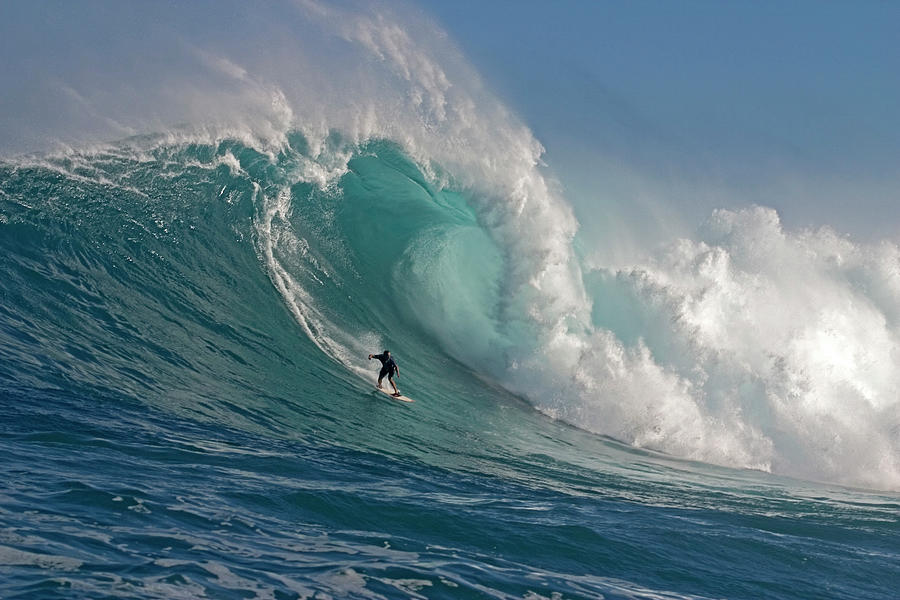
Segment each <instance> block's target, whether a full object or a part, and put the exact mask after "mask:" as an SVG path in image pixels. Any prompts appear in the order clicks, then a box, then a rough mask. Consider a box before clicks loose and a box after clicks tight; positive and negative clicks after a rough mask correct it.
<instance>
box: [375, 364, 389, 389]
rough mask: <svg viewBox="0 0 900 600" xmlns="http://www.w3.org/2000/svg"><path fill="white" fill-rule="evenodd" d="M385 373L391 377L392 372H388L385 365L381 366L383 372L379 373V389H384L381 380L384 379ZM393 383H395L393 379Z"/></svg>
mask: <svg viewBox="0 0 900 600" xmlns="http://www.w3.org/2000/svg"><path fill="white" fill-rule="evenodd" d="M385 375H388V378H389V379H390V373H389V372H388V370H387V369H386V368H385V367H381V372H380V373H378V389H379V390H381V389H384V388H382V387H381V381H382V380H383V379H384V376H385ZM391 383H393V381H392V382H391Z"/></svg>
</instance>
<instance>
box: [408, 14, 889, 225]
mask: <svg viewBox="0 0 900 600" xmlns="http://www.w3.org/2000/svg"><path fill="white" fill-rule="evenodd" d="M422 5H423V6H424V7H425V9H426V10H427V11H428V12H429V13H430V14H431V15H433V16H434V17H435V18H436V19H437V20H438V21H439V22H440V23H441V24H442V25H443V27H445V28H446V29H447V30H448V32H449V33H450V36H451V38H453V39H454V40H455V41H456V42H457V43H458V45H459V47H460V48H461V50H462V51H463V52H464V54H465V55H466V56H467V58H468V59H469V60H470V61H471V62H473V63H474V64H475V65H476V67H477V68H478V69H479V71H480V72H481V73H482V75H483V76H484V78H485V80H486V81H488V83H489V85H490V86H491V87H493V88H494V90H495V91H496V92H497V93H498V94H499V95H500V96H501V97H502V98H503V99H504V100H505V101H506V102H507V103H508V104H509V105H511V106H512V107H513V108H514V109H515V110H516V111H518V112H519V114H520V115H521V116H522V117H523V119H524V120H525V121H526V122H527V123H528V125H529V126H530V127H531V128H532V129H533V130H534V131H535V133H536V135H537V136H538V138H539V139H540V140H541V141H542V142H543V143H544V145H545V146H546V148H547V150H548V152H547V160H548V162H549V163H550V164H551V165H552V167H553V168H554V170H555V171H557V172H559V173H560V176H561V178H562V179H563V183H564V184H565V185H566V187H567V193H568V195H570V196H574V198H573V201H574V202H575V203H576V205H580V206H581V207H582V210H581V213H582V221H585V220H586V219H587V220H590V217H589V216H585V215H584V213H585V212H589V207H587V208H586V206H585V205H588V204H590V203H591V202H598V201H599V200H598V197H597V196H602V195H604V194H607V195H608V194H613V195H616V194H618V195H621V196H624V198H619V201H620V202H621V201H622V200H623V199H625V200H626V201H627V197H628V196H629V195H633V196H635V198H637V197H638V196H640V197H642V198H646V197H647V196H648V195H649V196H652V195H655V194H658V195H665V194H666V193H667V190H668V192H669V194H670V198H669V201H670V202H672V203H675V204H676V205H677V206H678V208H679V209H680V210H681V212H682V213H684V212H687V213H690V214H689V215H687V216H688V219H687V220H688V221H694V220H695V219H697V218H702V215H703V214H704V213H705V212H707V211H708V210H711V209H712V208H714V207H717V206H734V205H742V204H746V203H749V202H756V203H761V204H765V205H769V206H774V207H775V208H777V209H779V211H780V212H781V214H782V217H783V219H784V221H785V222H786V223H787V224H788V225H791V226H816V225H820V224H830V225H832V226H834V227H836V228H837V229H839V230H840V231H845V232H849V233H852V234H854V235H858V236H866V237H868V236H884V235H887V236H891V237H895V238H898V237H900V188H898V184H900V176H898V172H900V34H898V32H900V3H889V2H829V1H824V2H796V1H794V2H765V1H762V2H749V1H748V2H712V1H689V2H663V1H647V0H638V1H631V2H587V1H582V2H577V1H562V2H541V1H521V2H511V1H505V2H479V1H476V0H456V1H454V2H442V1H439V0H423V2H422ZM625 180H631V183H629V182H628V181H625ZM608 201H610V202H612V201H614V200H608ZM636 201H637V200H636ZM662 201H663V202H665V200H662ZM631 218H632V219H640V218H642V216H641V214H640V210H637V212H636V214H634V215H632V217H631ZM626 219H627V218H626Z"/></svg>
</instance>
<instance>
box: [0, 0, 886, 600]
mask: <svg viewBox="0 0 900 600" xmlns="http://www.w3.org/2000/svg"><path fill="white" fill-rule="evenodd" d="M192 6H194V8H193V9H191V10H185V9H184V8H181V9H178V10H176V9H174V8H173V7H170V6H169V5H151V4H134V5H132V4H123V5H117V6H116V8H113V7H112V6H109V5H96V6H95V5H86V4H77V5H76V4H72V5H66V6H60V7H57V8H58V9H59V10H60V11H62V12H61V13H60V14H59V15H58V18H57V19H55V20H53V22H52V23H50V25H52V27H50V29H49V30H48V31H49V32H50V33H47V35H46V36H45V37H46V39H50V38H51V37H53V39H56V38H55V37H54V36H59V39H62V40H76V41H77V40H81V42H83V43H82V44H80V45H79V44H75V45H76V46H79V47H82V48H88V49H93V50H97V48H96V46H95V44H96V39H95V36H94V35H93V33H90V34H85V33H84V31H89V32H93V31H95V29H96V25H97V24H102V25H103V27H104V28H105V29H106V30H109V31H111V32H114V33H115V35H114V36H112V37H113V38H114V39H113V41H116V42H117V43H118V44H119V45H118V50H119V52H118V53H117V54H116V55H115V59H116V60H115V61H114V62H115V63H116V64H112V65H111V64H109V63H108V62H107V59H108V58H109V56H110V53H109V52H108V50H106V49H103V50H102V51H99V50H98V51H97V52H84V53H78V52H73V53H71V56H69V55H65V56H63V55H62V54H61V55H60V56H56V55H55V54H53V53H48V54H47V55H46V56H45V55H44V54H41V53H39V52H36V53H35V55H34V61H36V62H34V63H28V65H32V64H34V65H36V66H35V68H34V74H35V75H36V76H37V75H40V74H43V75H45V76H46V75H47V74H48V73H49V74H50V75H49V77H50V79H51V80H52V81H53V82H54V83H53V85H52V86H49V87H48V88H47V89H43V88H42V92H41V94H42V95H41V96H40V102H35V103H34V106H35V107H36V109H40V108H41V107H45V106H57V108H58V110H55V111H54V114H53V115H49V116H48V117H47V119H45V120H41V121H40V122H37V121H34V122H30V123H29V122H27V121H22V123H23V124H27V126H23V127H19V128H14V131H15V132H16V134H17V135H18V136H19V137H20V138H21V139H31V138H29V136H32V137H33V138H34V139H35V140H44V141H46V140H52V141H56V142H58V143H57V144H56V145H55V146H53V147H52V148H49V149H48V147H47V146H46V145H45V146H41V145H40V144H38V143H37V142H35V147H44V148H45V149H44V150H42V151H40V152H32V153H30V154H22V153H21V152H18V153H17V152H7V153H6V154H4V155H3V156H4V158H2V159H0V482H2V484H0V598H3V599H4V600H6V599H25V598H27V599H32V598H33V599H41V600H43V599H48V598H86V599H87V598H90V599H99V598H161V599H162V598H165V599H169V598H189V599H194V598H216V599H218V598H260V599H278V600H281V599H289V598H391V599H393V598H520V599H527V600H537V599H540V598H547V599H553V600H557V599H559V600H561V599H574V598H629V599H637V598H640V599H661V598H667V599H672V598H681V599H684V598H729V599H747V600H758V599H764V598H766V599H768V598H772V599H795V598H796V599H801V598H803V599H810V600H813V599H815V600H820V599H831V598H835V599H838V598H839V599H847V600H859V599H873V600H889V599H892V598H897V597H900V596H898V592H897V590H898V589H900V541H898V540H900V398H898V395H897V390H898V389H900V369H897V364H898V360H897V357H898V356H900V247H898V245H897V244H896V243H895V242H893V241H890V240H856V239H851V238H850V237H847V236H845V235H842V234H841V233H840V232H836V231H834V230H832V229H829V228H827V227H821V228H808V229H800V230H798V229H791V228H788V227H785V226H784V224H783V223H782V222H781V220H780V217H779V215H778V214H777V212H776V211H774V210H772V209H770V208H767V207H765V206H746V207H743V208H737V209H731V210H717V211H715V212H713V213H712V214H711V215H709V217H708V219H706V221H705V222H703V223H698V224H695V225H696V227H694V228H693V229H692V230H691V231H689V232H687V233H684V232H678V235H669V236H668V237H667V236H664V235H662V232H657V233H659V235H655V236H648V235H647V233H646V232H632V231H618V232H617V238H616V239H615V240H607V239H603V238H602V237H600V238H597V237H596V232H597V231H599V230H602V228H592V229H591V231H594V234H591V233H589V232H586V231H582V230H581V229H580V227H579V219H582V220H583V217H584V216H585V211H588V212H590V214H588V215H587V216H589V217H591V218H593V219H594V220H595V221H596V220H597V219H598V218H599V219H602V218H605V217H606V215H609V218H610V219H611V220H612V219H614V217H615V213H616V210H617V205H616V202H615V200H614V199H612V200H611V199H610V198H608V195H606V194H604V190H586V191H585V190H580V192H581V193H582V194H583V195H586V196H587V197H589V198H594V197H596V198H597V201H596V203H595V204H594V205H591V206H587V205H586V204H584V203H582V205H579V206H578V207H577V209H576V207H574V206H573V205H572V204H571V203H570V202H569V200H568V199H567V196H566V190H565V188H564V186H563V184H562V183H561V182H560V181H558V180H557V179H556V176H555V175H554V171H553V169H552V168H551V167H550V166H548V165H546V164H544V162H543V161H544V148H543V147H542V145H541V143H540V141H539V140H538V139H537V137H536V136H535V135H534V134H533V133H532V132H531V130H530V129H529V128H528V127H527V126H526V124H524V123H522V122H521V121H520V120H519V119H518V118H517V117H516V115H515V112H514V111H513V110H512V109H511V108H510V107H508V106H506V105H505V104H504V103H503V102H501V101H500V100H498V99H497V98H496V97H495V96H494V95H493V93H492V92H491V89H490V88H491V85H490V82H489V81H485V80H484V79H483V78H482V77H481V76H480V75H479V74H478V73H477V72H476V71H475V69H474V68H472V67H471V65H469V64H468V63H467V62H466V60H465V58H464V56H463V55H462V53H461V52H460V51H459V50H458V49H457V48H456V47H455V46H454V45H453V42H452V40H450V39H449V38H448V36H447V35H446V32H443V31H441V30H440V28H439V27H437V26H435V25H434V24H433V23H430V22H429V21H428V20H427V18H424V17H422V16H421V15H417V13H416V11H415V10H407V6H406V5H405V4H397V5H394V4H391V3H377V4H373V5H372V6H370V5H369V3H358V2H357V3H354V2H352V1H349V2H340V3H327V4H325V3H319V2H316V1H314V0H305V1H304V2H296V3H285V4H279V3H266V4H264V5H263V4H258V3H252V4H248V3H224V4H223V3H221V2H216V3H209V4H199V5H192ZM223 7H224V8H223ZM170 9H171V10H170ZM19 12H21V13H26V12H27V11H25V10H19V11H17V14H14V15H11V16H10V18H13V17H15V18H24V17H22V16H21V15H19V14H18V13H19ZM217 19H218V21H217ZM45 21H46V20H45V19H44V17H43V15H42V14H41V16H40V18H38V19H37V21H36V22H35V23H33V25H34V27H35V28H37V29H29V28H28V27H25V26H23V27H17V28H16V30H17V31H22V32H25V31H32V30H34V31H45V29H42V28H43V27H45V25H47V23H45ZM16 22H18V21H16ZM216 22H224V23H226V24H228V25H229V26H228V27H224V26H223V27H215V26H211V25H210V23H216ZM79 23H80V24H81V26H83V25H84V23H90V24H91V27H89V28H84V31H81V30H80V29H79ZM234 23H240V24H241V28H240V36H237V37H235V36H233V35H232V32H233V31H235V29H234V27H232V26H231V25H233V24H234ZM154 24H156V25H154ZM50 25H47V26H48V27H49V26H50ZM62 34H65V35H62ZM67 36H68V37H67ZM79 36H81V37H79ZM179 36H180V37H179ZM27 37H28V36H25V37H23V38H22V39H20V40H19V41H18V42H17V43H18V44H20V45H21V44H26V42H27V43H30V41H29V40H28V39H25V38H27ZM17 39H18V38H17ZM111 39H112V38H111ZM184 40H190V43H183V42H184ZM26 45H27V44H26ZM158 49H165V52H162V53H158V52H157V50H158ZM63 54H65V53H63ZM48 57H49V58H48ZM41 60H45V61H49V62H47V64H38V63H40V61H41ZM54 61H56V62H54ZM121 65H133V66H134V72H133V73H130V72H127V69H123V68H122V66H121ZM38 67H40V68H38ZM29 68H31V67H29ZM60 82H63V83H65V84H66V85H61V84H60ZM58 84H60V85H58ZM26 87H27V86H26ZM51 88H52V89H51ZM29 89H30V88H29ZM53 94H57V95H58V97H57V96H54V95H53ZM54 103H57V104H54ZM13 104H14V102H11V104H10V105H11V106H12V105H13ZM26 114H29V113H27V111H26ZM51 117H52V118H51ZM7 120H8V121H9V122H11V123H12V122H14V121H15V119H14V118H13V117H9V118H8V119H7ZM6 141H7V140H0V148H5V144H6ZM660 202H665V199H661V200H660ZM591 211H593V212H591ZM591 235H594V236H595V237H591ZM623 239H625V240H626V241H627V242H628V243H627V244H622V247H624V248H626V249H627V252H623V251H622V249H621V247H619V246H618V245H619V244H620V243H622V240H623ZM613 246H616V247H613ZM385 348H389V349H390V350H391V351H392V353H393V354H394V356H395V358H396V359H397V361H398V363H399V365H400V369H401V375H400V377H399V378H398V381H397V382H398V384H399V386H400V389H401V390H402V391H403V392H404V394H406V395H408V396H410V397H411V398H413V399H414V400H415V401H414V402H413V403H411V404H406V403H399V402H396V401H393V400H391V399H390V398H388V397H386V396H385V395H383V394H381V393H380V392H378V391H377V390H375V389H374V387H373V384H374V380H375V376H376V374H377V372H378V367H379V365H378V364H373V362H370V361H367V360H366V357H367V355H368V354H370V353H376V352H381V351H382V350H384V349H385Z"/></svg>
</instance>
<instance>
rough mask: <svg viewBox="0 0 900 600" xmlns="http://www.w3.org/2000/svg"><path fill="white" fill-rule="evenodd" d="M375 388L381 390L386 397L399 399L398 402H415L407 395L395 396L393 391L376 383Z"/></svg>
mask: <svg viewBox="0 0 900 600" xmlns="http://www.w3.org/2000/svg"><path fill="white" fill-rule="evenodd" d="M375 389H376V390H378V391H379V392H381V393H382V394H384V395H385V396H387V397H388V398H390V399H391V400H399V401H400V402H415V400H413V399H412V398H410V397H409V396H395V395H394V392H391V391H388V389H387V388H379V387H378V386H377V385H376V386H375Z"/></svg>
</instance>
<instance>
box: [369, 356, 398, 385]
mask: <svg viewBox="0 0 900 600" xmlns="http://www.w3.org/2000/svg"><path fill="white" fill-rule="evenodd" d="M372 358H377V359H378V360H380V361H381V372H380V373H378V381H381V380H382V379H384V378H385V376H387V378H388V379H391V378H392V377H393V376H394V373H396V372H397V363H395V362H394V357H392V356H389V355H387V354H373V355H372Z"/></svg>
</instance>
